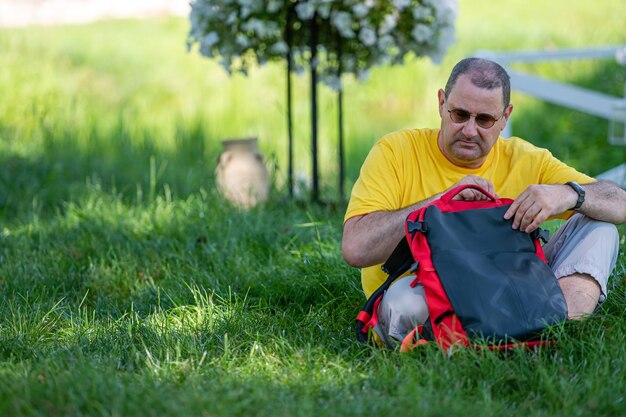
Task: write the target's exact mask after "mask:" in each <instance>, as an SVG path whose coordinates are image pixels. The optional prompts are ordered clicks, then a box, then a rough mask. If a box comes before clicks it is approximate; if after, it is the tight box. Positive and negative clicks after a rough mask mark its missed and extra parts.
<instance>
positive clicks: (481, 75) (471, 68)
mask: <svg viewBox="0 0 626 417" xmlns="http://www.w3.org/2000/svg"><path fill="white" fill-rule="evenodd" d="M461 75H469V77H470V81H471V82H472V84H474V85H475V86H476V87H479V88H485V89H487V90H493V89H495V88H502V102H503V103H504V108H505V109H506V108H507V107H508V106H509V104H510V103H511V79H510V77H509V74H508V73H507V72H506V70H505V69H504V68H503V67H502V66H501V65H500V64H498V63H496V62H493V61H489V60H487V59H483V58H465V59H463V60H461V61H459V63H458V64H456V65H455V66H454V68H452V72H451V73H450V78H448V82H447V83H446V88H445V90H444V91H445V94H446V98H448V96H449V95H450V92H451V91H452V88H454V85H455V84H456V82H457V80H458V79H459V77H460V76H461Z"/></svg>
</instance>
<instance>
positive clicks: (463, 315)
mask: <svg viewBox="0 0 626 417" xmlns="http://www.w3.org/2000/svg"><path fill="white" fill-rule="evenodd" d="M467 188H473V189H476V190H478V191H480V192H482V193H483V194H485V195H486V196H487V197H488V200H476V201H459V200H453V198H454V197H455V196H456V195H457V194H459V193H460V192H461V191H463V190H465V189H467ZM512 203H513V200H512V199H508V198H496V197H494V196H493V195H491V194H490V193H488V192H487V191H485V190H484V189H482V188H481V187H478V186H476V185H473V184H467V185H461V186H458V187H455V188H453V189H452V190H450V191H448V192H447V193H445V194H444V195H443V196H441V197H440V198H439V199H438V200H435V201H433V202H431V203H430V204H428V205H426V206H424V207H422V208H419V209H417V210H415V211H413V212H412V213H411V214H410V215H409V216H408V218H407V220H406V222H405V235H406V237H405V238H404V239H403V240H402V241H401V242H400V243H399V244H398V246H397V247H396V249H395V250H394V252H393V253H392V255H391V256H390V257H389V259H388V260H387V261H386V262H385V263H384V264H383V266H382V268H383V271H385V273H387V274H389V277H388V278H387V280H386V281H385V282H384V283H383V284H382V285H381V286H380V287H379V288H378V289H377V290H376V291H375V292H374V293H373V294H372V295H371V296H370V297H369V299H368V300H367V302H366V303H365V306H364V307H363V310H362V311H361V312H360V313H359V315H358V316H357V319H356V333H357V339H358V340H359V341H361V342H366V341H368V340H370V341H371V337H372V335H371V333H372V332H373V330H372V329H373V327H374V326H376V324H377V323H378V314H377V313H378V305H379V304H380V301H381V300H382V298H383V297H384V294H385V291H386V290H387V289H388V288H389V286H390V285H391V284H392V282H393V281H395V280H396V279H397V278H399V277H400V276H402V275H403V274H404V273H405V272H406V271H409V270H410V271H411V272H413V273H415V275H416V278H415V280H414V281H413V282H412V283H411V286H412V287H414V286H415V285H417V283H421V284H422V285H423V286H424V292H425V296H426V304H427V307H428V312H429V318H428V319H427V320H426V323H425V324H424V325H423V326H418V327H416V328H415V329H414V330H413V331H412V332H411V333H409V335H407V337H406V338H405V339H404V341H403V342H402V347H401V350H403V351H406V350H410V349H411V348H413V347H415V346H417V345H419V344H424V343H427V342H429V341H434V342H436V343H437V344H438V345H439V346H441V347H442V348H443V349H444V350H448V349H450V348H451V347H452V346H474V347H487V348H489V349H498V350H500V349H508V348H511V347H514V346H523V347H533V346H537V345H542V344H547V343H552V341H548V340H545V338H543V339H542V334H541V333H542V330H544V329H546V328H547V327H549V326H552V325H555V324H557V323H560V322H562V321H564V320H566V319H567V305H566V303H565V298H564V296H563V292H562V291H561V288H560V286H559V284H558V283H557V280H556V277H555V275H554V273H553V272H552V270H551V269H550V268H549V267H548V265H547V264H546V259H545V256H544V254H543V249H542V247H541V243H540V242H539V240H540V239H541V240H543V241H544V242H545V241H546V240H547V237H546V235H545V232H544V231H542V230H540V229H537V230H536V231H535V232H533V233H531V234H528V233H525V232H522V231H519V230H515V229H513V228H512V227H511V223H512V220H508V221H507V220H504V218H503V216H504V213H505V212H506V211H507V209H508V207H509V206H510V205H511V204H512Z"/></svg>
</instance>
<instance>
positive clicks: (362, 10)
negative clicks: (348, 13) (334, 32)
mask: <svg viewBox="0 0 626 417" xmlns="http://www.w3.org/2000/svg"><path fill="white" fill-rule="evenodd" d="M369 11H370V9H369V7H367V6H366V5H365V4H362V3H358V4H355V5H354V6H352V12H353V13H354V15H355V16H356V17H357V18H359V19H360V18H362V17H365V16H367V14H368V13H369Z"/></svg>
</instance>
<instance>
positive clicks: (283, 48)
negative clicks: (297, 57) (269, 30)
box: [270, 41, 289, 55]
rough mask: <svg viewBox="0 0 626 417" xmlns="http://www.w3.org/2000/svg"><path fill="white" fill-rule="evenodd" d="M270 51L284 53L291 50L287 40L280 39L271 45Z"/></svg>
mask: <svg viewBox="0 0 626 417" xmlns="http://www.w3.org/2000/svg"><path fill="white" fill-rule="evenodd" d="M270 51H272V52H274V53H275V54H281V55H284V54H286V53H287V52H288V51H289V47H288V46H287V44H286V43H285V42H283V41H278V42H276V43H275V44H274V45H272V46H271V47H270Z"/></svg>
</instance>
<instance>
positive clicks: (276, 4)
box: [267, 0, 283, 13]
mask: <svg viewBox="0 0 626 417" xmlns="http://www.w3.org/2000/svg"><path fill="white" fill-rule="evenodd" d="M282 5H283V3H282V2H280V1H277V0H270V2H269V3H268V4H267V11H268V12H270V13H276V12H277V11H279V10H280V8H281V7H282Z"/></svg>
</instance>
